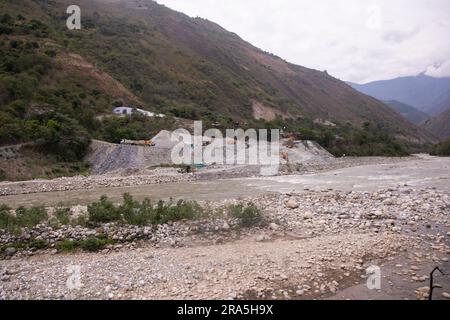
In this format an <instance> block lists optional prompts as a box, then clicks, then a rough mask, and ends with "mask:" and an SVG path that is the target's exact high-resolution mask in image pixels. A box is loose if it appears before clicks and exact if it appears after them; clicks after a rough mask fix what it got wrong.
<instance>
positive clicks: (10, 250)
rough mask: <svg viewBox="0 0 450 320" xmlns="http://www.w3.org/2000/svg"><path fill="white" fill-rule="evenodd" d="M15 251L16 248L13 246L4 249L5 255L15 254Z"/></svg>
mask: <svg viewBox="0 0 450 320" xmlns="http://www.w3.org/2000/svg"><path fill="white" fill-rule="evenodd" d="M16 252H17V250H16V248H13V247H8V248H6V249H5V255H6V256H7V257H12V256H13V255H15V254H16Z"/></svg>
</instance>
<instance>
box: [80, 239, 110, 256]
mask: <svg viewBox="0 0 450 320" xmlns="http://www.w3.org/2000/svg"><path fill="white" fill-rule="evenodd" d="M112 243H113V242H112V241H111V240H109V239H107V238H96V237H90V238H87V239H85V240H82V241H80V247H81V249H83V250H86V251H89V252H96V251H99V250H102V249H104V248H105V247H106V246H107V245H108V244H112Z"/></svg>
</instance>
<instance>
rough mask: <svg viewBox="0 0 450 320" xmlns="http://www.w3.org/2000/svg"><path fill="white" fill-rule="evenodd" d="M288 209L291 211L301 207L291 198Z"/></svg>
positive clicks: (287, 204)
mask: <svg viewBox="0 0 450 320" xmlns="http://www.w3.org/2000/svg"><path fill="white" fill-rule="evenodd" d="M286 207H287V208H289V209H297V208H298V207H300V205H299V204H298V202H297V201H295V200H294V199H292V198H291V199H289V201H288V202H286Z"/></svg>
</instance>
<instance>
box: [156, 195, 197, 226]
mask: <svg viewBox="0 0 450 320" xmlns="http://www.w3.org/2000/svg"><path fill="white" fill-rule="evenodd" d="M155 210H156V212H155V214H154V216H153V221H152V223H153V224H164V223H168V222H169V221H172V222H175V221H180V220H193V219H195V218H196V217H197V216H199V215H200V214H201V212H202V208H201V207H200V205H199V204H198V203H197V202H195V201H185V200H179V201H178V202H177V203H176V204H175V205H174V204H173V203H168V204H165V203H164V201H162V200H161V201H159V202H158V204H157V206H156V209H155Z"/></svg>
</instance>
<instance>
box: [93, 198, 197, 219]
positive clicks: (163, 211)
mask: <svg viewBox="0 0 450 320" xmlns="http://www.w3.org/2000/svg"><path fill="white" fill-rule="evenodd" d="M88 213H89V216H88V219H89V222H90V223H93V224H97V223H106V222H122V223H127V224H130V225H136V226H146V225H157V224H165V223H168V222H176V221H180V220H194V219H198V218H200V217H201V216H202V215H203V209H202V207H201V206H200V205H199V204H198V203H197V202H195V201H185V200H179V201H178V202H176V203H174V202H172V201H169V202H164V201H162V200H161V201H159V202H158V203H157V204H156V205H154V204H153V203H152V202H151V201H150V200H149V199H145V200H144V201H142V202H138V201H135V200H134V199H133V197H132V196H131V195H129V194H124V195H123V203H122V205H120V206H119V207H116V206H114V204H113V203H112V202H111V201H109V200H108V198H107V197H106V196H102V197H101V199H100V202H96V203H93V204H91V205H90V206H88Z"/></svg>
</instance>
